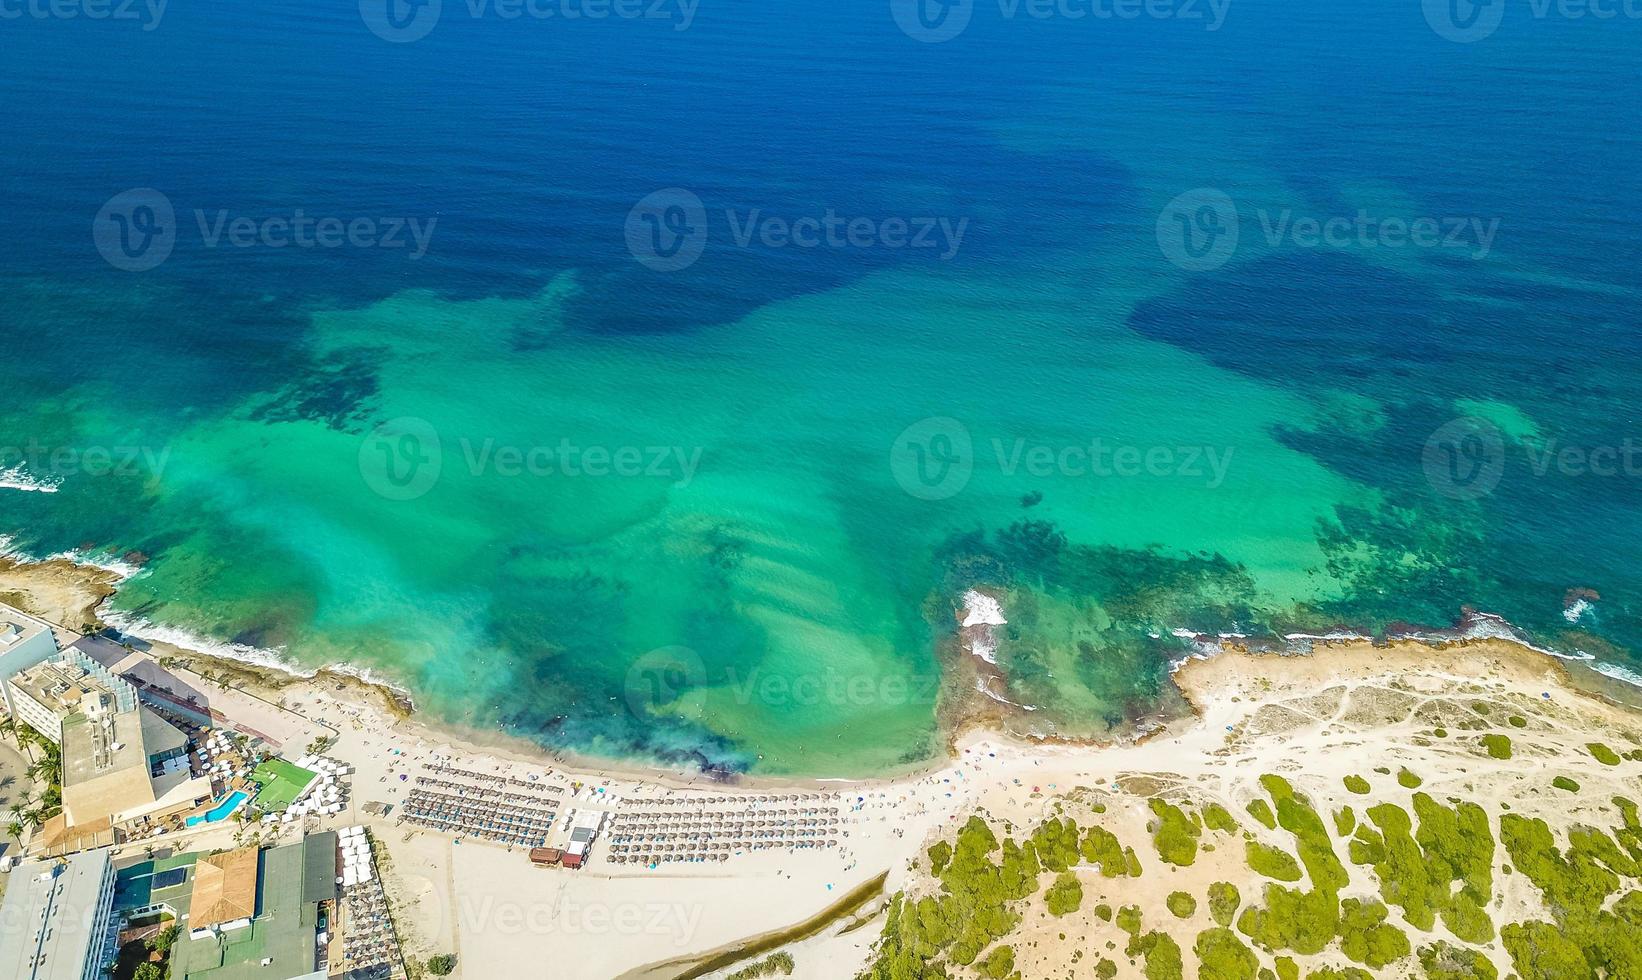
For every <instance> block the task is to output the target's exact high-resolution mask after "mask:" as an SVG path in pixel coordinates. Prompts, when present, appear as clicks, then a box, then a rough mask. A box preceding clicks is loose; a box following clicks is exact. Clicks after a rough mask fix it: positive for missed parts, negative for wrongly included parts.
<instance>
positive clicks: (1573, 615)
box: [1562, 599, 1591, 623]
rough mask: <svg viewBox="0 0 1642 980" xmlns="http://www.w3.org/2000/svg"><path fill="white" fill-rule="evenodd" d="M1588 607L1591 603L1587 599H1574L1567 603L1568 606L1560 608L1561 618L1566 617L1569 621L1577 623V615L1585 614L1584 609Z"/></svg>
mask: <svg viewBox="0 0 1642 980" xmlns="http://www.w3.org/2000/svg"><path fill="white" fill-rule="evenodd" d="M1590 608H1591V603H1590V602H1589V600H1586V599H1575V600H1574V601H1573V602H1571V603H1569V604H1568V608H1566V609H1564V610H1562V618H1563V619H1566V620H1567V621H1568V622H1570V623H1577V622H1579V617H1581V616H1583V615H1585V613H1586V611H1587V610H1589V609H1590Z"/></svg>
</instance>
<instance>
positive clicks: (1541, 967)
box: [1500, 808, 1642, 980]
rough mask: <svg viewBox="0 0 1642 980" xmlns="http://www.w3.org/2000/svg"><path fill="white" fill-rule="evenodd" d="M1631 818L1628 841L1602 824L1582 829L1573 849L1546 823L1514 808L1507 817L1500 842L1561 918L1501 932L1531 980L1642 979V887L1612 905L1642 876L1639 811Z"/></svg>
mask: <svg viewBox="0 0 1642 980" xmlns="http://www.w3.org/2000/svg"><path fill="white" fill-rule="evenodd" d="M1622 810H1623V808H1622ZM1625 817H1626V826H1625V828H1623V829H1622V830H1620V832H1619V841H1620V843H1616V842H1615V840H1614V838H1612V837H1609V836H1608V834H1607V833H1605V832H1604V831H1601V830H1598V829H1596V828H1593V827H1574V828H1572V829H1571V830H1569V831H1568V847H1567V850H1566V852H1564V851H1563V850H1562V849H1561V848H1559V847H1558V846H1557V843H1556V838H1555V836H1554V835H1553V834H1552V832H1551V828H1550V827H1549V825H1547V824H1546V823H1545V821H1543V820H1539V819H1529V818H1527V817H1523V816H1521V815H1519V814H1514V813H1508V814H1505V815H1504V816H1503V817H1501V818H1500V840H1501V841H1502V842H1503V843H1504V844H1505V848H1506V850H1507V851H1508V852H1509V853H1510V855H1511V861H1512V863H1513V864H1514V865H1515V866H1516V868H1517V870H1518V871H1520V872H1521V873H1522V874H1524V875H1526V876H1527V877H1528V879H1529V880H1530V881H1532V882H1533V883H1534V885H1535V886H1536V887H1537V888H1539V890H1540V892H1541V893H1542V894H1543V896H1544V900H1545V906H1546V908H1547V910H1549V912H1550V913H1551V917H1552V920H1553V921H1551V922H1523V923H1513V924H1511V925H1508V926H1506V927H1505V928H1503V929H1501V930H1500V938H1501V939H1502V940H1503V941H1504V943H1505V949H1506V951H1507V952H1508V953H1510V954H1511V963H1512V965H1513V966H1514V967H1515V968H1516V971H1517V973H1518V974H1519V975H1520V976H1521V977H1522V978H1523V980H1551V978H1553V977H1596V976H1599V975H1605V976H1608V977H1639V976H1642V892H1638V891H1634V890H1633V891H1630V892H1629V893H1627V894H1625V895H1623V896H1621V897H1620V898H1619V899H1618V900H1617V901H1615V902H1614V903H1613V904H1612V907H1611V908H1608V907H1606V906H1607V905H1608V900H1609V899H1610V898H1611V897H1612V896H1613V895H1614V894H1615V893H1616V892H1618V891H1620V889H1621V888H1622V887H1624V886H1625V879H1627V878H1637V877H1642V842H1639V841H1638V839H1637V837H1636V834H1637V832H1638V830H1642V827H1637V826H1635V825H1634V819H1635V811H1634V810H1629V811H1625ZM1621 843H1623V844H1624V847H1621Z"/></svg>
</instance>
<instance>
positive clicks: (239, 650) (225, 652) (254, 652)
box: [97, 603, 318, 679]
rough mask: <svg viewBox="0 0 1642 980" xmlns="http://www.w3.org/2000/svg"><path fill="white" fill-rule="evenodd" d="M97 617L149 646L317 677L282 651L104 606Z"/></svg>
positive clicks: (313, 672)
mask: <svg viewBox="0 0 1642 980" xmlns="http://www.w3.org/2000/svg"><path fill="white" fill-rule="evenodd" d="M97 615H98V617H99V618H101V619H102V621H103V622H105V623H107V624H108V625H109V626H112V627H114V628H115V629H116V630H119V631H120V632H121V633H124V634H126V635H128V636H135V637H137V638H138V639H143V640H147V641H149V642H150V643H165V644H168V645H170V646H174V647H177V648H179V649H182V650H192V651H193V652H195V653H201V654H204V655H206V656H207V657H217V658H219V659H222V660H237V661H239V662H241V663H247V664H251V665H253V666H256V667H265V668H268V669H270V670H277V671H279V672H280V673H283V674H289V675H291V676H293V677H301V678H304V679H307V678H311V677H314V676H315V675H317V674H318V671H314V670H306V669H304V668H302V667H298V666H297V665H295V664H293V663H292V662H291V661H290V659H289V658H287V657H286V656H285V654H284V652H283V651H282V650H266V649H263V648H261V647H254V646H251V645H250V644H246V643H232V642H228V641H225V640H214V639H212V638H210V637H208V636H201V635H199V634H198V633H192V632H189V631H188V630H185V629H181V628H179V627H176V626H163V625H161V624H159V623H155V622H152V621H150V620H147V619H144V618H143V617H141V616H133V615H131V614H130V613H127V612H123V611H121V610H119V609H113V608H110V607H109V605H108V604H107V603H104V604H103V606H102V608H100V609H98V610H97Z"/></svg>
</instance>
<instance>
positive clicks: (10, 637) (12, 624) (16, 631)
mask: <svg viewBox="0 0 1642 980" xmlns="http://www.w3.org/2000/svg"><path fill="white" fill-rule="evenodd" d="M50 632H51V624H50V623H47V622H46V621H45V620H43V619H35V618H34V617H33V616H30V615H29V614H28V613H26V612H23V611H22V610H21V609H14V608H12V607H11V606H8V605H6V604H5V603H3V602H0V654H3V653H5V652H6V651H8V650H10V649H12V648H13V647H15V646H17V645H18V644H19V643H22V642H23V641H24V640H27V639H30V638H32V637H35V636H39V635H40V634H41V633H50Z"/></svg>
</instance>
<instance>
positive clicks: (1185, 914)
mask: <svg viewBox="0 0 1642 980" xmlns="http://www.w3.org/2000/svg"><path fill="white" fill-rule="evenodd" d="M1163 904H1165V905H1167V906H1168V907H1169V911H1170V912H1173V913H1174V915H1175V918H1177V919H1189V918H1191V917H1192V914H1193V913H1194V912H1196V911H1197V899H1195V898H1193V897H1192V896H1191V894H1190V893H1189V892H1170V893H1169V897H1168V898H1167V899H1165V900H1164V903H1163Z"/></svg>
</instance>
